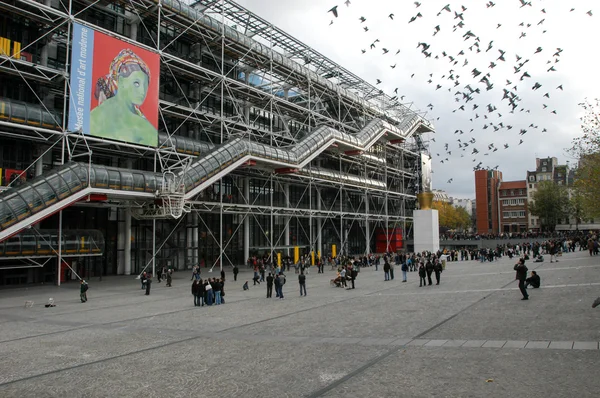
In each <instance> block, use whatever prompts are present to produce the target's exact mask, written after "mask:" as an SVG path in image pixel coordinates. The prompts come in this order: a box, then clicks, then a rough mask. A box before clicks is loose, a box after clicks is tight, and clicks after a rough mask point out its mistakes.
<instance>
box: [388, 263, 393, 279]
mask: <svg viewBox="0 0 600 398" xmlns="http://www.w3.org/2000/svg"><path fill="white" fill-rule="evenodd" d="M389 264H390V279H391V280H394V263H392V262H391V261H390V263H389Z"/></svg>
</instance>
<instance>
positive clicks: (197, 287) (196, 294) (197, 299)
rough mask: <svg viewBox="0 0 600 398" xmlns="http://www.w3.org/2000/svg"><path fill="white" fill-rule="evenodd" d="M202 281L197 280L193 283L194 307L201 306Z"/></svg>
mask: <svg viewBox="0 0 600 398" xmlns="http://www.w3.org/2000/svg"><path fill="white" fill-rule="evenodd" d="M201 283H202V279H199V280H198V279H196V280H194V282H192V296H194V307H197V306H199V305H200V284H201Z"/></svg>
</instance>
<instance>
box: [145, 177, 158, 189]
mask: <svg viewBox="0 0 600 398" xmlns="http://www.w3.org/2000/svg"><path fill="white" fill-rule="evenodd" d="M144 183H145V187H144V190H145V191H146V192H150V193H155V192H156V190H157V188H156V187H157V184H156V175H154V174H145V175H144Z"/></svg>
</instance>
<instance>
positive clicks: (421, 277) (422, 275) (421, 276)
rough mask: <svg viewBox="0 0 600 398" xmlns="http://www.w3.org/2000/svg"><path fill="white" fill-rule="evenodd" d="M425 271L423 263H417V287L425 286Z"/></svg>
mask: <svg viewBox="0 0 600 398" xmlns="http://www.w3.org/2000/svg"><path fill="white" fill-rule="evenodd" d="M426 274H427V272H426V271H425V265H423V263H419V287H422V286H427V282H426V281H425V275H426Z"/></svg>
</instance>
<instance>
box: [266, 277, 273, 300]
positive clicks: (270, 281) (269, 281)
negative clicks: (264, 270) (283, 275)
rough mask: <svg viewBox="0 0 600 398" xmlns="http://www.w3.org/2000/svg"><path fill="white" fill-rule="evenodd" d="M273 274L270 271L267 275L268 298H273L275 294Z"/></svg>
mask: <svg viewBox="0 0 600 398" xmlns="http://www.w3.org/2000/svg"><path fill="white" fill-rule="evenodd" d="M274 279H275V278H273V275H272V274H271V273H270V272H269V276H267V298H271V297H272V296H273V280H274Z"/></svg>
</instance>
